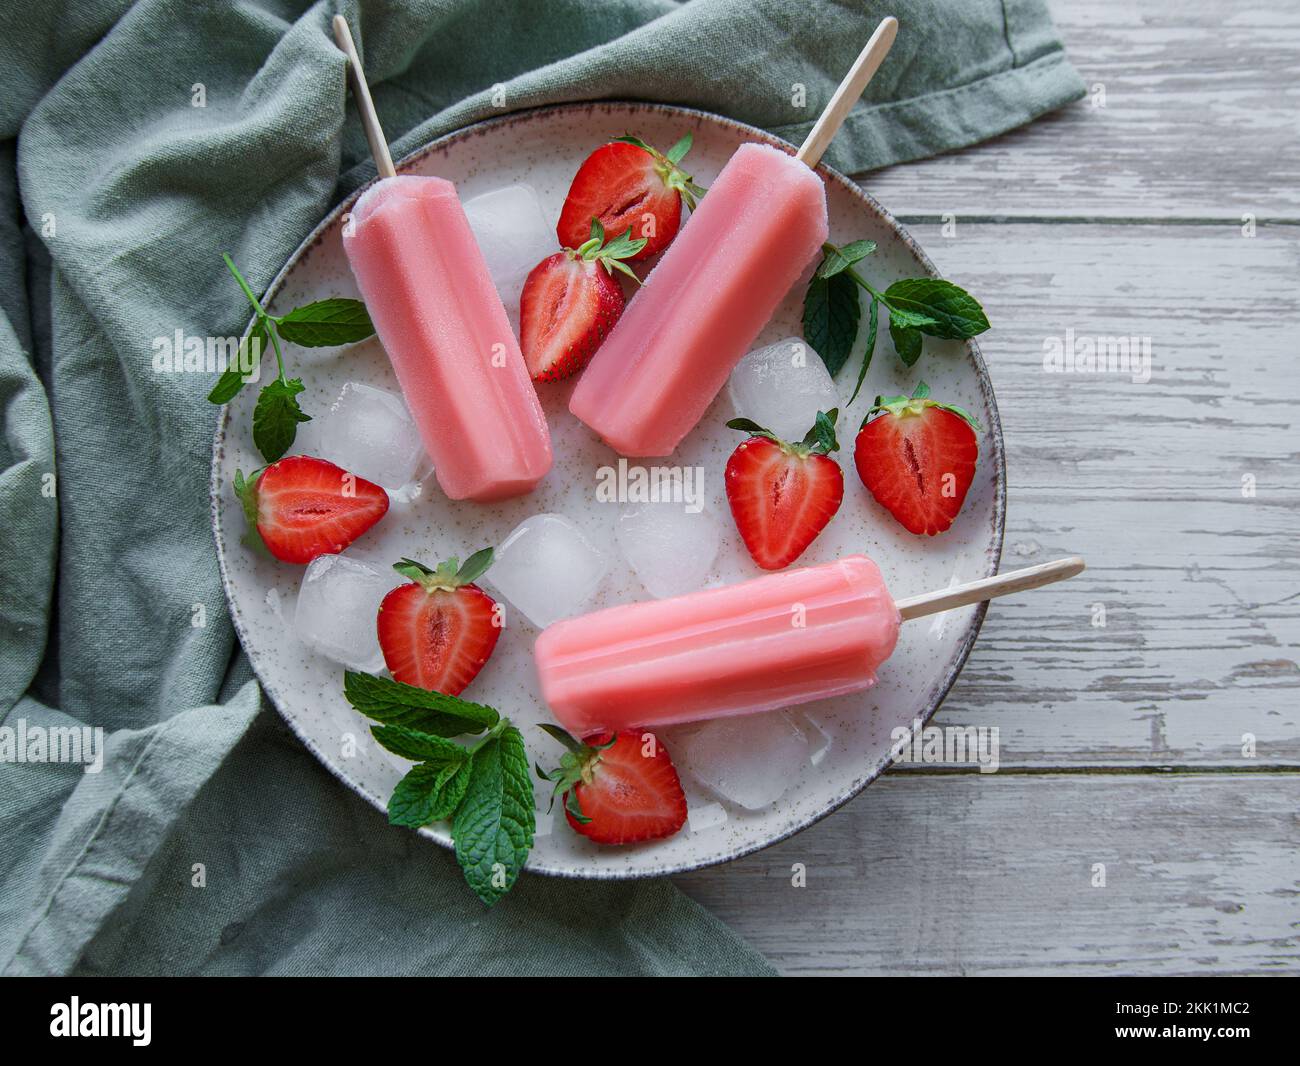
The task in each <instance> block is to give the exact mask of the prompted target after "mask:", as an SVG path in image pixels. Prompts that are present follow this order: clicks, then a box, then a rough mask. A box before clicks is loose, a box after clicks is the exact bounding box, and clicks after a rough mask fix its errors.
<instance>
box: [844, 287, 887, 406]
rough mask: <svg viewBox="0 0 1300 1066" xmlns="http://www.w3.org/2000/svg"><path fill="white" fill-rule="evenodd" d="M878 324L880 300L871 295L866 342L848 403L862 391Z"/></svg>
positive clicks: (874, 348) (873, 352) (872, 352)
mask: <svg viewBox="0 0 1300 1066" xmlns="http://www.w3.org/2000/svg"><path fill="white" fill-rule="evenodd" d="M879 326H880V301H879V300H877V299H876V298H875V297H874V296H873V297H872V298H871V310H870V311H869V312H868V313H867V343H866V346H865V349H864V351H863V353H862V366H860V367H859V368H858V383H857V384H856V385H854V386H853V395H852V396H850V397H849V403H852V402H853V401H854V400H856V399H857V398H858V393H860V392H861V391H862V383H863V382H864V381H866V380H867V369H868V368H869V367H870V366H871V357H872V356H873V355H874V354H875V353H876V331H877V329H878V328H879ZM845 406H847V404H846V405H845Z"/></svg>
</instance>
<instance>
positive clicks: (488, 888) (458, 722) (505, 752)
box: [343, 553, 535, 906]
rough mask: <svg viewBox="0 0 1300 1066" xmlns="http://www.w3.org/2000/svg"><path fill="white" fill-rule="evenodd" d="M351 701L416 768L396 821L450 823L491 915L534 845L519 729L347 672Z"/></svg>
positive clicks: (481, 709) (469, 706) (402, 792)
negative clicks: (463, 738) (464, 740)
mask: <svg viewBox="0 0 1300 1066" xmlns="http://www.w3.org/2000/svg"><path fill="white" fill-rule="evenodd" d="M479 554H481V553H479ZM474 558H475V556H471V557H470V559H467V560H466V567H468V566H469V564H470V563H471V562H472V561H473V560H474ZM463 569H464V568H462V570H463ZM343 694H344V695H345V696H346V697H347V699H348V702H349V703H351V704H352V706H353V707H355V708H356V709H357V710H358V711H360V712H361V713H362V714H364V715H365V716H366V717H368V718H372V719H374V720H375V721H377V722H378V723H379V724H378V725H374V726H371V728H370V732H371V735H372V736H374V738H375V740H376V741H377V742H378V743H379V744H380V745H382V746H383V747H384V748H387V749H388V750H389V751H391V752H393V753H394V754H396V755H400V756H401V757H402V758H403V759H410V760H411V761H412V762H414V763H415V764H416V765H415V766H413V767H412V768H411V769H410V770H409V771H408V772H407V774H406V776H405V777H403V778H402V780H401V781H399V782H398V783H397V786H396V787H395V788H394V789H393V794H392V796H390V797H389V800H388V820H389V822H391V823H392V824H393V825H401V826H406V827H407V828H410V829H419V828H420V827H422V826H426V825H429V824H430V823H432V822H440V821H448V820H449V821H450V822H451V836H452V842H453V844H454V845H455V848H456V860H457V861H458V862H459V863H460V867H461V870H462V871H463V872H464V874H465V880H466V881H467V882H468V883H469V886H470V888H472V889H473V890H474V892H475V893H476V894H477V895H478V897H479V898H480V899H481V900H483V902H484V903H486V904H487V905H488V906H491V905H492V904H494V903H496V902H497V900H499V899H500V898H501V897H502V896H504V895H505V894H506V893H507V892H509V891H510V888H511V886H513V885H514V883H515V881H516V880H518V878H519V872H520V870H522V869H523V866H524V862H525V861H526V860H527V858H528V853H529V852H530V851H531V850H532V846H533V833H534V829H535V812H534V804H533V786H532V783H531V781H530V780H529V776H528V755H527V752H526V751H525V750H524V738H523V737H522V736H521V735H520V733H519V730H518V729H517V728H515V726H514V725H512V724H511V722H510V720H509V719H508V718H502V717H501V716H500V715H499V714H498V713H497V711H496V710H495V709H494V708H492V707H488V706H485V705H483V704H479V703H471V702H469V701H468V700H462V699H460V698H459V697H457V696H448V695H446V694H444V693H441V692H428V691H426V690H425V689H422V688H417V687H416V686H414V685H406V684H403V683H402V682H400V681H393V680H391V679H389V678H385V677H380V676H378V675H376V674H363V673H358V672H356V671H351V670H350V671H348V672H347V673H345V674H344V675H343ZM485 730H486V732H484V731H485ZM466 733H484V735H483V736H482V737H480V738H479V739H478V740H477V741H476V742H473V743H471V744H468V745H467V744H460V743H456V742H455V741H453V740H451V739H450V738H451V737H454V736H460V735H462V734H466Z"/></svg>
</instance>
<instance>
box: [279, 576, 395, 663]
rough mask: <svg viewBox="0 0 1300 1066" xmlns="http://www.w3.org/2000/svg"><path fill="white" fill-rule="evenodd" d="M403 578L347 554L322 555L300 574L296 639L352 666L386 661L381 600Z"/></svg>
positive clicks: (295, 613) (296, 613) (296, 610)
mask: <svg viewBox="0 0 1300 1066" xmlns="http://www.w3.org/2000/svg"><path fill="white" fill-rule="evenodd" d="M401 583H402V579H401V577H400V576H399V575H397V574H396V573H394V572H393V571H391V570H390V571H388V572H387V573H385V572H384V571H382V570H380V569H379V568H378V567H374V566H371V565H370V564H369V563H363V562H358V561H357V560H355V559H349V558H348V557H347V556H344V555H321V556H319V557H317V558H315V559H313V560H312V561H311V562H310V563H309V564H308V565H307V569H306V571H305V572H304V573H303V575H302V585H301V587H300V588H299V589H298V606H297V608H296V609H295V610H294V615H293V625H294V629H295V630H296V631H297V633H298V639H299V640H301V641H302V642H303V643H304V644H306V645H307V646H308V647H309V648H312V649H313V650H314V651H318V652H320V654H322V655H324V656H325V657H326V658H328V659H333V660H334V661H335V662H336V663H342V664H343V665H344V666H346V667H348V668H350V669H352V670H365V671H367V672H368V673H374V672H375V671H377V670H382V669H383V667H384V656H383V653H382V652H381V651H380V650H379V637H378V634H377V633H376V631H375V617H376V615H377V614H378V613H379V601H380V600H382V599H383V598H384V596H385V595H386V594H387V593H388V591H389V590H390V589H393V588H395V587H396V586H398V585H400V584H401Z"/></svg>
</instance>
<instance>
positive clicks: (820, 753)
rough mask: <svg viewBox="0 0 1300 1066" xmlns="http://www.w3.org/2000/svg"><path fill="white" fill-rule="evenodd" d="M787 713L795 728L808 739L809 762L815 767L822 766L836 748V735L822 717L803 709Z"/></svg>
mask: <svg viewBox="0 0 1300 1066" xmlns="http://www.w3.org/2000/svg"><path fill="white" fill-rule="evenodd" d="M787 713H788V714H789V715H790V718H791V720H792V721H793V722H794V724H795V727H796V728H798V729H799V730H801V731H802V732H803V735H804V736H805V737H807V738H808V758H809V760H810V761H811V762H812V764H813V765H814V766H819V765H821V761H822V760H823V759H824V758H826V756H827V755H829V754H830V751H831V748H833V747H834V746H835V735H834V734H833V733H832V732H831V729H830V728H829V726H828V725H827V723H826V721H825V720H824V719H823V718H822V717H821V716H819V715H815V714H811V713H809V712H808V711H805V710H802V709H801V710H794V711H788V712H787Z"/></svg>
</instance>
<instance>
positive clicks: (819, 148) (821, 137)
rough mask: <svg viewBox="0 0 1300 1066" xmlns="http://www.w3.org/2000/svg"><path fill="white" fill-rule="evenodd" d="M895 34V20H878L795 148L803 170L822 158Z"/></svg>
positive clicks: (896, 20)
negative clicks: (829, 97)
mask: <svg viewBox="0 0 1300 1066" xmlns="http://www.w3.org/2000/svg"><path fill="white" fill-rule="evenodd" d="M897 34H898V19H896V18H894V16H893V15H890V16H889V17H888V18H885V19H882V20H881V22H880V25H879V26H877V27H876V32H875V33H873V34H872V35H871V40H869V41H868V42H867V46H866V47H865V48H864V49H862V54H861V55H859V56H858V58H857V61H856V62H855V63H854V64H853V66H852V68H850V70H849V72H848V73H847V74H846V75H845V76H844V80H843V81H842V82H840V87H839V88H838V89H836V90H835V95H834V96H832V97H831V102H830V103H829V104H827V105H826V110H825V111H823V112H822V113H821V117H820V118H819V119H818V120H817V124H816V125H815V126H813V128H812V130H811V132H810V133H809V134H808V137H807V139H806V140H805V141H804V142H803V144H802V145H800V146H799V151H797V152H796V153H795V155H794V157H795V158H796V159H797V160H799V162H801V163H803V164H804V165H805V166H809V167H815V166H816V165H817V164H818V163H819V162H820V161H821V158H822V154H823V153H824V152H825V151H826V148H827V146H828V145H829V144H830V143H831V138H832V137H834V136H835V134H836V133H837V132H838V131H839V128H840V126H841V124H842V123H843V122H844V120H845V119H846V118H847V117H848V114H849V112H850V111H852V110H853V105H854V104H856V103H857V102H858V97H860V96H861V95H862V94H863V92H865V91H866V88H867V83H868V82H869V81H871V79H872V78H873V77H874V76H875V73H876V71H877V70H879V69H880V64H881V63H883V62H884V61H885V56H887V55H888V54H889V49H890V47H891V46H892V45H893V43H894V37H895V36H896V35H897Z"/></svg>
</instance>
